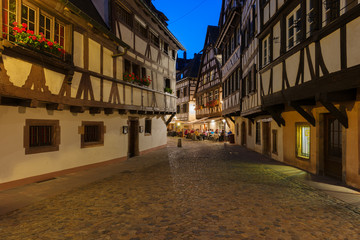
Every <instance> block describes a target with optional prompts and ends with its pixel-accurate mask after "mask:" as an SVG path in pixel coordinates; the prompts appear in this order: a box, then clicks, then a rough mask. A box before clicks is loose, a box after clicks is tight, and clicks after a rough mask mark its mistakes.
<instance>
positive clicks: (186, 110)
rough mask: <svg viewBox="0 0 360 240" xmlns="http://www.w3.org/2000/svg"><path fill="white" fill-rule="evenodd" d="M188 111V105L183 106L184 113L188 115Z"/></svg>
mask: <svg viewBox="0 0 360 240" xmlns="http://www.w3.org/2000/svg"><path fill="white" fill-rule="evenodd" d="M187 112H188V109H187V104H186V103H185V104H183V113H187Z"/></svg>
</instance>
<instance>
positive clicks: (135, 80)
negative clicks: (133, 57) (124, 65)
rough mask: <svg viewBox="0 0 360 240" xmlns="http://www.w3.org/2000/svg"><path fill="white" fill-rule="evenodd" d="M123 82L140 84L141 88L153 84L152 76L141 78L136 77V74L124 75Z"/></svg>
mask: <svg viewBox="0 0 360 240" xmlns="http://www.w3.org/2000/svg"><path fill="white" fill-rule="evenodd" d="M123 80H124V81H125V82H129V83H134V84H138V85H140V86H149V85H150V84H151V82H152V80H151V79H150V76H147V77H139V76H136V75H135V74H134V73H124V75H123Z"/></svg>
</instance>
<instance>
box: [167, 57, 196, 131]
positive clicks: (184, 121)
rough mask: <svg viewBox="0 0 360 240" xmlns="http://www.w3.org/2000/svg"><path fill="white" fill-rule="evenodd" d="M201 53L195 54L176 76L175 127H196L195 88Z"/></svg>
mask: <svg viewBox="0 0 360 240" xmlns="http://www.w3.org/2000/svg"><path fill="white" fill-rule="evenodd" d="M200 60H201V54H195V55H194V58H193V59H191V60H190V61H189V62H188V64H187V65H186V66H185V67H184V68H183V69H181V70H179V71H178V73H177V77H176V97H177V100H176V119H175V121H173V122H174V124H176V129H179V128H180V129H184V128H185V129H190V130H191V129H196V128H198V127H199V126H198V125H196V113H195V107H196V106H195V89H196V83H197V77H198V73H199V66H200Z"/></svg>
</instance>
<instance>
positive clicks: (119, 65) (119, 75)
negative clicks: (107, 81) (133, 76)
mask: <svg viewBox="0 0 360 240" xmlns="http://www.w3.org/2000/svg"><path fill="white" fill-rule="evenodd" d="M123 66H124V60H123V57H118V58H116V79H119V80H123V74H124V72H123V71H124V70H123Z"/></svg>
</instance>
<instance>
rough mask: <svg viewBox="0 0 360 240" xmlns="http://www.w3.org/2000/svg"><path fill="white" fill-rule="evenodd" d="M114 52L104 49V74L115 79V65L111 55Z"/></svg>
mask: <svg viewBox="0 0 360 240" xmlns="http://www.w3.org/2000/svg"><path fill="white" fill-rule="evenodd" d="M112 54H113V52H112V51H110V50H109V49H107V48H105V47H103V74H104V75H105V76H109V77H114V70H113V69H114V63H113V58H112V57H111V55H112Z"/></svg>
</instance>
